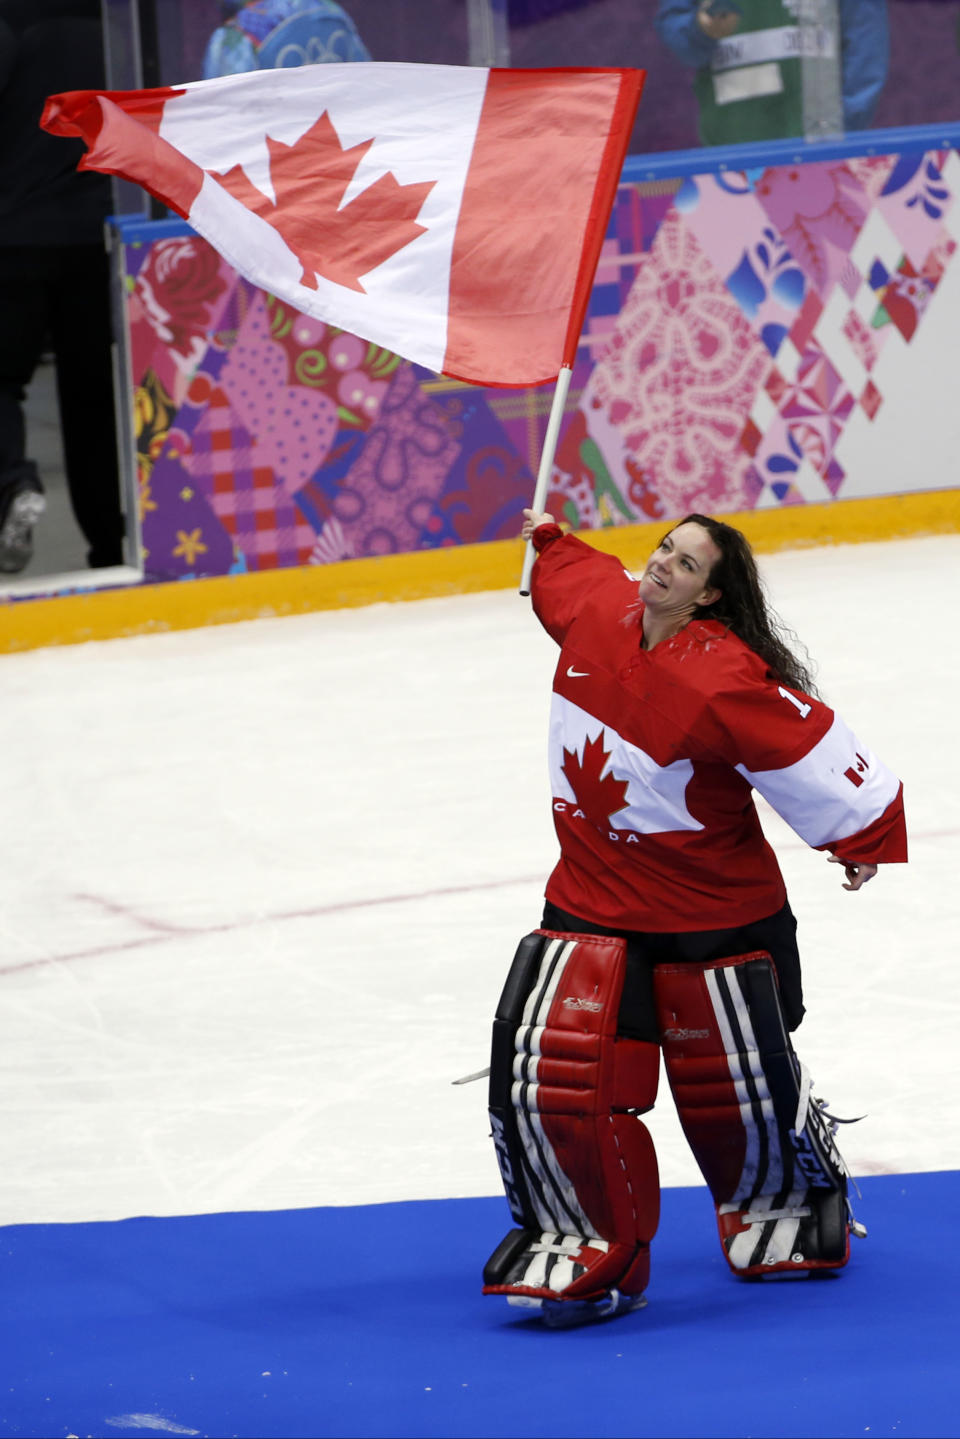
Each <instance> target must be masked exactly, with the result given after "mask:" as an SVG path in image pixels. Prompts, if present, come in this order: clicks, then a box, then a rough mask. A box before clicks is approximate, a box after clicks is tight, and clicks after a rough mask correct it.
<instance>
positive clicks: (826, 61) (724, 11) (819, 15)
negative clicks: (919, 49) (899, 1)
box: [656, 0, 890, 145]
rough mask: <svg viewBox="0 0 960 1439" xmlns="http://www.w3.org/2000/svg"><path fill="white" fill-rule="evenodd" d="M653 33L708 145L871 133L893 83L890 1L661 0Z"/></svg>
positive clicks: (701, 136)
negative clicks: (684, 86)
mask: <svg viewBox="0 0 960 1439" xmlns="http://www.w3.org/2000/svg"><path fill="white" fill-rule="evenodd" d="M656 28H657V33H658V34H659V36H660V38H661V40H663V42H664V43H665V44H666V45H667V46H668V47H669V49H670V50H671V51H672V52H673V54H674V55H675V56H676V57H677V59H678V60H680V61H681V62H682V63H683V64H685V65H693V66H696V67H697V73H696V75H695V77H694V82H693V85H694V93H695V95H696V99H697V105H698V107H699V126H700V139H701V142H702V143H703V144H704V145H731V144H738V143H740V142H743V141H754V140H780V139H788V138H790V137H792V136H800V135H804V136H806V137H807V138H808V139H816V138H820V137H824V138H825V137H826V136H828V135H830V134H836V133H839V132H840V131H842V130H862V129H865V128H866V127H867V126H869V125H870V123H871V121H872V118H873V112H874V109H875V107H876V104H877V100H878V99H879V96H880V92H881V90H882V89H883V86H884V84H885V82H886V78H887V68H888V65H889V50H890V44H889V29H888V17H887V0H700V3H698V0H659V4H658V8H657V17H656Z"/></svg>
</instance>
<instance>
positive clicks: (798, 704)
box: [777, 685, 813, 719]
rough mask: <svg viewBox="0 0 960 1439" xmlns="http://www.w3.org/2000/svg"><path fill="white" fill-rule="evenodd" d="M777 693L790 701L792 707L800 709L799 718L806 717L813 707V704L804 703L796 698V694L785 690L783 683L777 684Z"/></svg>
mask: <svg viewBox="0 0 960 1439" xmlns="http://www.w3.org/2000/svg"><path fill="white" fill-rule="evenodd" d="M777 694H781V695H783V697H784V699H785V700H789V701H790V703H791V704H792V705H793V707H794V709H798V710H799V711H800V718H801V719H806V717H807V715H808V714H809V713H810V711H811V710H812V709H813V705H807V704H804V702H803V700H798V699H797V697H796V695H792V694H791V693H790V691H789V690H785V689H784V687H783V685H779V686H778V688H777Z"/></svg>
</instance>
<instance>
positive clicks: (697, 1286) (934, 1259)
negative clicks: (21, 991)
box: [0, 1172, 960, 1439]
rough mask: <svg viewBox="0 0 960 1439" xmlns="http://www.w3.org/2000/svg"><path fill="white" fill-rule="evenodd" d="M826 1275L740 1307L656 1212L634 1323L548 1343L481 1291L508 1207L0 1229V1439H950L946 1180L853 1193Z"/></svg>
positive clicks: (951, 1228) (955, 1258) (958, 1268)
mask: <svg viewBox="0 0 960 1439" xmlns="http://www.w3.org/2000/svg"><path fill="white" fill-rule="evenodd" d="M861 1187H862V1189H863V1200H862V1202H861V1203H859V1204H858V1205H857V1212H858V1217H859V1218H861V1219H862V1220H863V1221H864V1222H865V1223H866V1224H867V1225H868V1227H869V1229H870V1237H869V1238H868V1239H867V1240H865V1241H863V1242H862V1243H857V1242H856V1241H855V1242H854V1253H853V1257H852V1260H851V1264H850V1266H849V1268H848V1269H847V1270H846V1271H845V1272H844V1273H843V1274H842V1275H841V1276H839V1277H835V1278H834V1277H830V1278H825V1279H820V1280H805V1281H803V1280H801V1281H795V1282H788V1283H769V1282H767V1283H759V1284H745V1283H743V1282H742V1281H737V1280H735V1279H734V1278H733V1277H732V1276H731V1275H730V1273H729V1271H728V1270H727V1267H726V1264H725V1262H724V1260H723V1259H722V1257H721V1255H720V1251H719V1246H718V1244H717V1241H716V1238H715V1231H714V1226H713V1211H712V1207H711V1205H710V1202H709V1198H708V1196H707V1193H706V1190H703V1189H673V1190H667V1191H666V1192H665V1194H664V1205H663V1220H662V1225H661V1230H660V1233H659V1235H658V1237H657V1240H656V1244H655V1247H654V1270H653V1279H652V1282H651V1286H650V1289H649V1299H650V1303H649V1307H648V1308H647V1309H645V1310H641V1311H639V1312H638V1313H636V1314H633V1315H629V1316H627V1317H625V1318H623V1319H619V1320H615V1321H613V1322H611V1323H609V1324H606V1325H598V1326H596V1327H594V1328H589V1329H583V1330H578V1331H574V1332H563V1333H552V1332H545V1331H544V1330H542V1328H541V1327H540V1325H539V1324H538V1323H537V1322H536V1321H530V1320H525V1319H517V1318H515V1317H513V1316H514V1314H515V1313H516V1311H511V1310H510V1309H509V1308H508V1307H507V1306H506V1304H505V1303H504V1302H503V1301H501V1300H496V1299H484V1298H483V1297H482V1296H481V1295H480V1293H479V1270H480V1268H481V1266H482V1263H483V1260H484V1259H485V1258H486V1256H487V1253H488V1252H489V1251H490V1250H492V1249H493V1248H494V1246H495V1245H496V1243H497V1242H498V1241H499V1239H500V1238H501V1236H502V1234H503V1233H504V1232H505V1230H506V1228H507V1227H508V1222H509V1221H508V1216H507V1211H506V1206H505V1204H504V1201H503V1200H502V1199H499V1198H497V1199H472V1200H462V1199H461V1200H443V1201H434V1202H423V1203H410V1204H383V1205H370V1206H364V1207H360V1208H350V1209H315V1210H293V1211H281V1212H268V1213H253V1214H215V1215H202V1216H198V1217H190V1218H175V1219H130V1220H124V1221H121V1222H117V1223H103V1224H62V1225H56V1224H48V1225H18V1226H13V1227H10V1228H7V1229H4V1230H0V1255H2V1260H3V1284H2V1299H0V1345H2V1350H0V1434H3V1435H7V1434H10V1435H22V1436H38V1439H53V1436H68V1435H74V1436H81V1439H82V1436H98V1439H99V1436H114V1439H122V1436H130V1439H134V1436H135V1439H142V1436H144V1435H148V1434H151V1433H153V1434H196V1435H205V1436H213V1439H224V1436H228V1435H237V1436H245V1439H246V1436H263V1439H274V1436H276V1439H299V1436H328V1435H329V1436H404V1435H411V1436H424V1439H425V1436H433V1435H437V1436H478V1439H479V1436H488V1435H490V1436H495V1435H497V1436H499V1435H505V1436H513V1435H523V1436H539V1435H545V1436H598V1439H599V1436H607V1435H609V1436H620V1435H624V1436H646V1435H650V1436H654V1435H656V1436H682V1439H691V1436H702V1439H712V1436H738V1439H739V1436H768V1439H772V1436H804V1439H817V1436H846V1435H869V1436H870V1439H876V1436H880V1435H897V1436H913V1439H940V1436H943V1439H951V1436H955V1435H957V1434H958V1432H960V1378H958V1373H960V1361H958V1348H957V1346H958V1337H960V1336H958V1329H957V1317H958V1303H957V1295H958V1293H960V1246H958V1244H957V1240H956V1234H955V1216H956V1215H957V1213H958V1209H960V1203H958V1201H960V1174H958V1173H953V1172H949V1173H935V1174H916V1175H895V1176H889V1177H883V1178H873V1179H866V1180H863V1181H862V1183H861Z"/></svg>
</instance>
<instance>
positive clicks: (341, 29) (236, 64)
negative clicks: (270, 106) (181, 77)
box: [203, 0, 370, 80]
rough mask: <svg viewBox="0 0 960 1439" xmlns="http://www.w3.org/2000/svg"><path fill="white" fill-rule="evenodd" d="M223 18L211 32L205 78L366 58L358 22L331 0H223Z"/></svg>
mask: <svg viewBox="0 0 960 1439" xmlns="http://www.w3.org/2000/svg"><path fill="white" fill-rule="evenodd" d="M221 8H222V10H223V12H224V15H225V19H224V23H223V24H222V25H220V26H219V27H218V28H217V29H216V30H214V32H213V34H212V35H211V36H210V40H209V43H208V45H207V51H206V54H205V56H204V60H203V78H204V79H205V80H212V79H214V78H216V77H217V76H220V75H242V74H245V73H246V72H247V71H250V70H283V69H288V68H290V67H292V66H296V65H322V64H326V63H328V62H330V61H337V62H342V61H344V60H369V59H370V52H369V51H368V50H367V47H366V45H364V43H363V41H362V40H361V39H360V36H359V34H358V33H357V27H356V25H354V23H353V21H352V20H351V19H350V16H349V15H348V14H347V12H346V11H345V10H344V9H343V7H342V6H340V5H337V4H336V3H335V0H252V3H249V4H244V3H243V0H221Z"/></svg>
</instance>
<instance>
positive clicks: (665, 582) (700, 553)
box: [640, 523, 721, 619]
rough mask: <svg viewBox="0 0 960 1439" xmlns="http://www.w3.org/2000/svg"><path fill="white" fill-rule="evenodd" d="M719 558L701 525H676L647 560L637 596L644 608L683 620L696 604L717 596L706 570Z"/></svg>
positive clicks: (711, 600)
mask: <svg viewBox="0 0 960 1439" xmlns="http://www.w3.org/2000/svg"><path fill="white" fill-rule="evenodd" d="M720 558H721V555H720V550H719V548H718V547H717V545H715V544H714V542H713V540H712V539H711V538H710V536H709V534H708V533H707V531H706V530H705V529H704V528H703V526H702V525H698V524H693V523H688V524H684V525H678V526H677V528H676V529H675V530H671V531H670V533H669V534H668V535H665V536H664V538H663V540H662V541H661V542H660V544H659V546H658V547H657V549H655V550H654V552H653V554H652V555H651V556H650V558H649V560H648V561H647V567H646V569H645V570H644V572H643V577H642V579H641V580H640V598H641V599H642V600H643V603H644V605H645V606H646V608H647V609H648V610H650V611H651V612H653V613H655V614H658V615H660V614H662V615H663V616H664V617H667V616H673V617H675V618H677V619H686V618H689V617H690V615H692V614H693V611H694V610H695V609H696V608H697V606H698V605H709V604H712V603H713V601H714V600H716V599H718V598H719V597H720V591H719V590H718V589H717V588H716V586H714V585H711V584H710V572H711V570H712V569H713V567H714V565H715V564H716V563H717V561H718V560H719V559H720Z"/></svg>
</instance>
